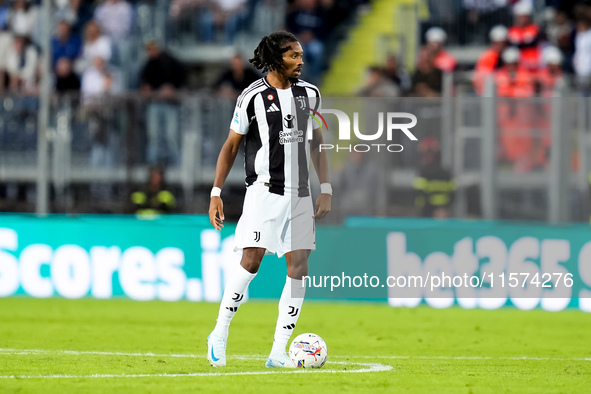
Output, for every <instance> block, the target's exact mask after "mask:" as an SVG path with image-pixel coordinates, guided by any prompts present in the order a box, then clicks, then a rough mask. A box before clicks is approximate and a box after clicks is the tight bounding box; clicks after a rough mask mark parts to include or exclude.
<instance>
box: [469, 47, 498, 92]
mask: <svg viewBox="0 0 591 394" xmlns="http://www.w3.org/2000/svg"><path fill="white" fill-rule="evenodd" d="M499 60H500V54H499V52H497V51H495V50H492V49H487V50H486V51H485V52H484V53H483V54H482V55H480V57H479V58H478V62H477V63H476V68H475V69H474V80H473V82H472V83H473V84H474V89H475V90H476V93H477V94H478V95H482V93H483V89H484V81H485V78H486V76H487V75H490V74H492V73H493V72H494V71H495V70H496V69H497V67H498V65H499Z"/></svg>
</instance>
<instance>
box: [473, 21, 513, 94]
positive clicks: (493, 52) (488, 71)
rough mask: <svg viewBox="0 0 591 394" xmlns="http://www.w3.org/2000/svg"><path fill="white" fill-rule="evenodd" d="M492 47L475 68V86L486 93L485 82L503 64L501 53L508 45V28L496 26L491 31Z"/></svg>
mask: <svg viewBox="0 0 591 394" xmlns="http://www.w3.org/2000/svg"><path fill="white" fill-rule="evenodd" d="M489 38H490V41H491V45H490V47H489V48H488V49H487V50H486V51H485V52H484V53H483V54H482V55H480V57H479V58H478V62H477V63H476V68H475V69H474V88H475V89H476V93H478V94H479V95H482V94H483V93H484V83H485V79H486V78H487V76H489V75H492V73H493V72H495V71H497V70H498V69H500V68H501V67H502V65H503V62H502V59H501V54H502V53H503V51H504V50H505V48H506V46H507V28H506V27H505V26H501V25H499V26H495V27H493V28H492V29H491V31H490V33H489Z"/></svg>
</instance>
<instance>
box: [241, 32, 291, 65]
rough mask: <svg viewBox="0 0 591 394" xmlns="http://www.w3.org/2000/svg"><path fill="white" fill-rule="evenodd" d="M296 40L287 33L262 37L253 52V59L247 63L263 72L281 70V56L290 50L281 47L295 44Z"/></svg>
mask: <svg viewBox="0 0 591 394" xmlns="http://www.w3.org/2000/svg"><path fill="white" fill-rule="evenodd" d="M297 41H298V39H297V38H296V36H294V35H293V34H291V33H289V32H287V31H283V30H281V31H276V32H275V33H271V34H269V35H268V36H264V37H263V39H262V40H261V42H260V43H259V45H258V46H257V48H256V49H255V50H254V57H253V58H252V59H249V60H248V61H249V62H251V63H252V65H253V66H254V67H255V68H256V69H258V70H263V72H269V71H273V70H280V69H282V68H283V54H284V53H285V52H287V51H289V50H290V49H291V47H290V46H286V47H283V46H284V45H285V44H287V43H290V42H297Z"/></svg>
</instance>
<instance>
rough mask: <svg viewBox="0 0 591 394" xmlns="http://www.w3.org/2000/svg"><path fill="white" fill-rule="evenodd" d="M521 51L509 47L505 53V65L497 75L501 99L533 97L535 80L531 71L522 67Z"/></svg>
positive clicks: (503, 58) (498, 92)
mask: <svg viewBox="0 0 591 394" xmlns="http://www.w3.org/2000/svg"><path fill="white" fill-rule="evenodd" d="M520 56H521V54H520V51H519V49H517V48H515V47H509V48H507V49H505V50H504V51H503V54H502V60H503V63H504V64H505V65H504V66H503V67H502V68H501V69H500V70H498V71H497V73H496V75H495V80H496V83H497V95H498V96H501V97H532V96H533V95H534V92H535V90H534V80H533V77H532V74H531V73H530V71H529V70H528V69H526V68H523V67H521V65H520V61H519V59H520Z"/></svg>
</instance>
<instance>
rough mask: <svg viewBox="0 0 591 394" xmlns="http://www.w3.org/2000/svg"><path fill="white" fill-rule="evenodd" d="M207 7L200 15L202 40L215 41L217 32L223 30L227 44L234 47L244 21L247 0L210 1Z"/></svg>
mask: <svg viewBox="0 0 591 394" xmlns="http://www.w3.org/2000/svg"><path fill="white" fill-rule="evenodd" d="M207 5H208V7H205V8H204V9H203V10H202V12H201V15H200V22H201V34H202V37H201V38H202V39H203V40H204V41H206V42H211V41H215V40H216V31H217V30H218V29H220V28H223V30H224V38H225V42H226V44H227V45H232V44H233V43H234V38H235V37H236V33H238V30H239V29H240V27H241V26H242V23H243V20H244V15H245V14H244V12H245V9H246V0H210V1H209V3H207Z"/></svg>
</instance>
